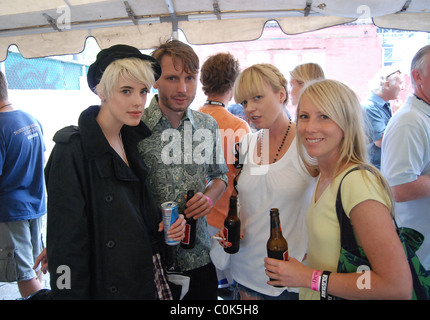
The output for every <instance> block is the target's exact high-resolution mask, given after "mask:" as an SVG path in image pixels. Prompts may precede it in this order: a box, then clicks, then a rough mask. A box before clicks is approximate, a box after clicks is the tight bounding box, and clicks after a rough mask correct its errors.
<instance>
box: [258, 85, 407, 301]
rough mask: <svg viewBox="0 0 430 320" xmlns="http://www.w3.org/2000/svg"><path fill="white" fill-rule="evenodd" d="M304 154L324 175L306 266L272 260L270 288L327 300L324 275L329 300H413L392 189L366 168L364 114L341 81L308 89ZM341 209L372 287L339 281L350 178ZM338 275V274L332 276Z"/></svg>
mask: <svg viewBox="0 0 430 320" xmlns="http://www.w3.org/2000/svg"><path fill="white" fill-rule="evenodd" d="M297 146H298V150H299V154H300V156H301V157H302V159H303V161H304V162H305V163H307V164H308V165H316V166H317V167H318V169H319V170H320V175H319V178H318V182H317V185H316V187H315V191H314V195H313V198H312V201H311V204H310V207H309V210H308V213H307V216H306V223H307V229H308V234H309V246H308V255H307V260H306V261H305V262H304V263H301V262H299V261H297V260H296V259H293V258H291V259H290V260H289V261H287V262H281V261H277V260H273V259H268V258H266V259H265V262H266V264H265V267H266V273H267V275H268V276H269V277H270V278H273V279H277V280H275V281H270V282H269V283H270V284H273V285H277V284H281V285H285V286H293V287H300V288H301V289H300V299H320V292H319V291H320V290H321V285H320V284H321V282H319V280H320V279H321V274H322V272H323V271H325V274H326V275H328V285H327V287H326V290H327V293H328V295H331V296H336V297H341V298H345V299H410V298H411V296H412V278H411V273H410V269H409V266H408V263H407V260H406V257H405V253H404V251H403V247H402V245H401V242H400V240H399V237H398V235H397V233H396V230H395V227H394V225H393V218H392V214H391V211H392V208H393V200H392V198H391V194H390V189H389V187H388V185H387V183H386V181H385V179H384V178H383V177H382V176H381V174H380V173H379V171H378V170H376V169H375V168H374V167H371V166H370V165H368V164H367V161H366V149H365V141H364V132H363V126H362V113H361V109H360V104H359V101H358V99H357V97H356V95H355V94H354V92H353V91H352V90H351V89H349V88H348V87H347V86H345V85H344V84H342V83H340V82H337V81H334V80H320V81H316V82H313V83H310V84H308V86H305V88H304V91H303V92H302V94H301V97H300V100H299V104H298V109H297ZM363 164H366V167H369V168H370V171H369V170H357V171H354V172H352V173H350V174H349V175H348V176H347V177H346V178H345V180H344V181H343V183H342V204H343V207H344V210H345V212H346V215H347V216H348V217H349V218H350V219H351V223H352V225H353V229H354V234H355V236H356V239H357V242H358V243H359V244H360V245H361V247H362V249H363V250H364V252H365V254H366V257H367V258H368V260H369V262H370V265H371V267H372V269H371V271H369V272H370V274H369V275H370V277H369V279H370V283H368V285H367V286H366V287H365V288H364V289H363V287H362V286H360V285H358V283H359V277H360V276H361V275H362V274H361V273H348V274H345V273H337V272H336V271H337V264H338V260H339V252H340V235H339V233H340V229H339V222H338V218H337V215H336V208H335V201H336V194H337V190H338V187H339V184H340V181H341V179H342V178H343V176H344V175H345V174H346V173H347V172H348V171H349V170H350V169H351V168H353V167H354V166H358V165H363ZM330 272H331V273H330Z"/></svg>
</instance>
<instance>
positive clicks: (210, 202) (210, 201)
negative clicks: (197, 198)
mask: <svg viewBox="0 0 430 320" xmlns="http://www.w3.org/2000/svg"><path fill="white" fill-rule="evenodd" d="M203 196H204V197H205V198H206V199H208V201H209V204H210V206H211V208H212V207H213V205H212V200H211V198H209V197H208V196H207V195H205V194H203Z"/></svg>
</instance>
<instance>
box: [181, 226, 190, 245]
mask: <svg viewBox="0 0 430 320" xmlns="http://www.w3.org/2000/svg"><path fill="white" fill-rule="evenodd" d="M190 230H191V225H190V224H189V223H187V224H186V225H185V237H184V239H183V240H182V241H181V242H182V243H183V244H190V238H191V237H190Z"/></svg>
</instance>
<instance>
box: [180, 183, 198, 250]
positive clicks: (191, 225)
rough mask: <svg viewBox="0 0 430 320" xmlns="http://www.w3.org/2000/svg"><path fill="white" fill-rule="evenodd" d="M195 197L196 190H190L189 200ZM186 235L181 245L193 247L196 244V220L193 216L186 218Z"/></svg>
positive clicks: (186, 247)
mask: <svg viewBox="0 0 430 320" xmlns="http://www.w3.org/2000/svg"><path fill="white" fill-rule="evenodd" d="M192 197H194V190H188V192H187V201H188V200H190V199H191V198H192ZM185 222H186V224H185V237H184V239H183V240H182V241H181V247H182V248H184V249H192V248H194V246H195V244H196V222H197V220H195V219H194V218H193V217H191V218H185Z"/></svg>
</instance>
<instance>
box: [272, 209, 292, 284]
mask: <svg viewBox="0 0 430 320" xmlns="http://www.w3.org/2000/svg"><path fill="white" fill-rule="evenodd" d="M267 256H268V257H269V258H274V259H278V260H284V261H288V243H287V240H286V239H285V238H284V237H283V236H282V230H281V223H280V221H279V210H278V209H276V208H272V209H270V238H269V240H268V241H267ZM270 280H272V279H270ZM277 287H278V286H277Z"/></svg>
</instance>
